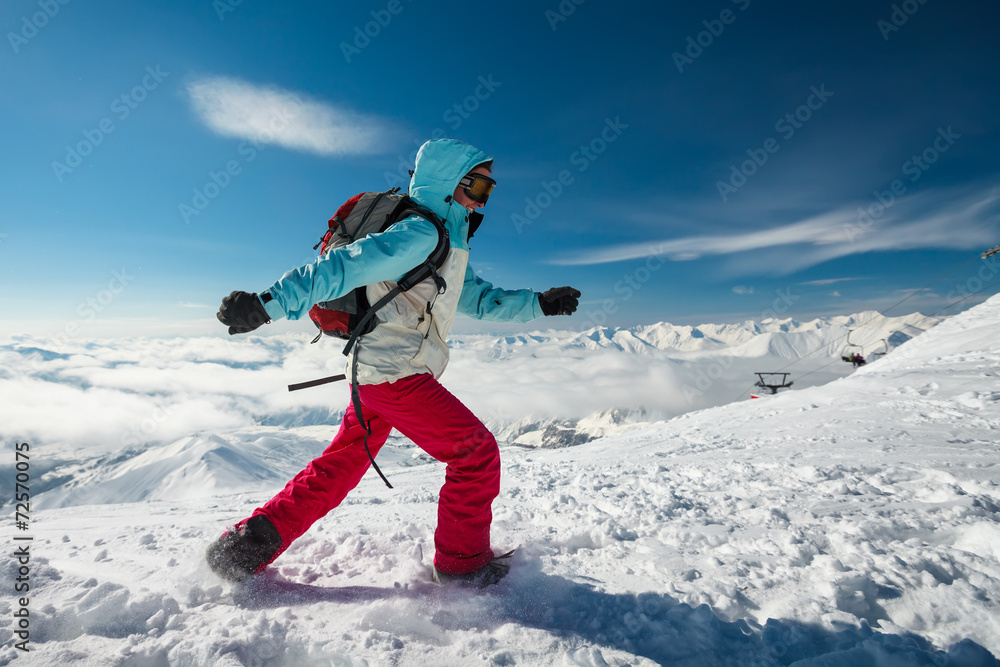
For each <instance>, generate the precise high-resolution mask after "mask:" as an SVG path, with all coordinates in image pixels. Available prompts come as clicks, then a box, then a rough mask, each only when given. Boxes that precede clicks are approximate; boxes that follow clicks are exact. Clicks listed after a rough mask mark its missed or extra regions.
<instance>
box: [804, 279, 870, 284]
mask: <svg viewBox="0 0 1000 667" xmlns="http://www.w3.org/2000/svg"><path fill="white" fill-rule="evenodd" d="M848 280H861V278H827V279H825V280H807V281H806V282H804V283H799V284H800V285H820V286H822V285H833V284H834V283H842V282H845V281H848Z"/></svg>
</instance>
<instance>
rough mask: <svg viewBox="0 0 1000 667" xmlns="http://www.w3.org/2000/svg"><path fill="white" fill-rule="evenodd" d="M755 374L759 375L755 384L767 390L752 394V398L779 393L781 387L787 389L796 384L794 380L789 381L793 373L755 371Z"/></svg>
mask: <svg viewBox="0 0 1000 667" xmlns="http://www.w3.org/2000/svg"><path fill="white" fill-rule="evenodd" d="M755 375H756V376H757V377H758V380H757V382H756V383H755V384H754V386H755V387H760V388H761V389H766V390H767V391H766V392H765V391H761V392H759V393H757V394H750V398H760V397H761V396H774V395H775V394H777V393H778V390H779V389H787V388H788V387H791V386H792V384H794V383H793V382H789V381H788V376H789V375H791V373H755Z"/></svg>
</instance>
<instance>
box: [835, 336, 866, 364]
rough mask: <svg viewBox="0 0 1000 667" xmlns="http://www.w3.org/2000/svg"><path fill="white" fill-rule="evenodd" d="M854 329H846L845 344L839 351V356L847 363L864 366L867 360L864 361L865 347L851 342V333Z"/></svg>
mask: <svg viewBox="0 0 1000 667" xmlns="http://www.w3.org/2000/svg"><path fill="white" fill-rule="evenodd" d="M853 332H854V329H848V330H847V345H845V346H844V349H843V350H841V352H840V358H841V359H842V360H843V361H846V362H847V363H849V364H854V367H855V368H857V367H858V366H864V365H865V364H866V363H867V362H866V361H865V356H864V352H865V349H864V348H863V347H861V346H860V345H858V344H857V343H852V342H851V333H853Z"/></svg>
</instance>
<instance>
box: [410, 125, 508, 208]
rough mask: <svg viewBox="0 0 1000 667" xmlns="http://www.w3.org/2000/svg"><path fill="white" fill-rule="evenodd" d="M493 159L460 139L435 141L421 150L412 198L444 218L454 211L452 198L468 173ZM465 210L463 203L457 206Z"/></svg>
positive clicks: (411, 187)
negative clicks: (452, 209)
mask: <svg viewBox="0 0 1000 667" xmlns="http://www.w3.org/2000/svg"><path fill="white" fill-rule="evenodd" d="M492 159H493V158H491V157H490V156H489V155H487V154H486V153H484V152H483V151H481V150H479V149H478V148H476V147H475V146H471V145H469V144H467V143H465V142H464V141H458V140H457V139H432V140H430V141H428V142H427V143H425V144H424V145H423V146H421V147H420V150H419V151H417V161H416V166H415V167H414V169H413V177H412V178H411V179H410V197H411V198H412V199H413V200H415V201H416V202H417V203H418V204H420V205H421V206H426V207H427V208H429V209H430V210H432V211H434V212H435V213H437V214H438V215H440V216H441V217H442V218H447V217H448V213H449V209H451V208H452V207H451V200H450V199H449V197H451V196H452V194H454V192H455V188H457V187H458V182H459V181H460V180H462V177H463V176H465V175H466V174H467V173H469V172H470V171H472V170H473V169H475V168H476V167H477V166H479V165H481V164H483V163H484V162H489V161H491V160H492ZM455 206H458V207H459V208H462V209H463V211H464V210H465V209H464V207H462V206H460V205H459V204H457V203H456V204H455Z"/></svg>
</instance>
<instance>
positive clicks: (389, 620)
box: [0, 297, 1000, 667]
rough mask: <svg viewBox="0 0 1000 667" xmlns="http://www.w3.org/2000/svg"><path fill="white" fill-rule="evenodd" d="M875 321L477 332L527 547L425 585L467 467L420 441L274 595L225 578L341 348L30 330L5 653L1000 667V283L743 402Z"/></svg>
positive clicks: (502, 544)
mask: <svg viewBox="0 0 1000 667" xmlns="http://www.w3.org/2000/svg"><path fill="white" fill-rule="evenodd" d="M872 321H873V319H872V317H871V315H870V314H862V315H860V316H855V317H854V318H840V319H837V320H836V321H835V318H829V319H827V320H823V321H816V322H813V323H796V322H793V321H790V320H782V321H778V320H770V321H766V322H763V323H746V324H745V325H718V326H714V325H703V326H700V327H696V328H688V329H687V330H684V329H683V328H681V327H673V326H672V325H668V324H665V323H664V324H661V325H655V326H653V327H647V328H637V329H632V330H604V329H597V330H589V331H587V332H576V333H573V332H561V333H560V332H536V333H533V334H527V335H519V336H507V337H501V338H496V337H488V336H482V335H476V336H462V337H457V338H456V341H455V343H456V345H455V348H456V349H455V354H454V357H453V362H452V366H451V368H449V370H448V372H447V373H446V375H445V377H444V382H445V384H446V385H447V386H449V387H450V388H452V389H453V390H454V391H455V392H456V393H457V394H458V395H459V396H460V397H462V398H463V400H466V401H467V402H468V403H469V404H470V406H472V407H473V409H474V410H477V412H478V413H479V414H481V415H483V417H484V418H485V419H486V420H487V421H488V422H491V426H493V427H494V428H495V430H496V432H497V433H498V437H500V438H501V439H502V440H503V441H504V444H503V449H502V451H503V461H504V477H503V486H502V490H501V495H500V497H499V498H498V499H497V501H496V503H495V504H494V524H493V542H494V546H495V548H496V549H498V550H506V549H507V548H513V547H517V549H518V550H517V553H516V554H515V557H514V562H513V567H512V571H511V574H510V575H509V576H508V577H507V579H505V580H504V581H503V582H501V584H499V585H498V586H496V587H494V588H493V589H487V590H486V591H482V592H473V593H470V592H463V591H456V590H451V589H446V588H441V587H437V586H435V585H433V584H430V583H429V571H430V570H429V568H430V562H431V558H432V555H433V529H434V521H435V517H436V512H435V507H436V499H437V490H438V488H439V487H440V484H441V482H442V480H443V469H442V467H441V466H440V464H438V463H436V462H434V461H432V460H430V459H429V458H428V457H426V456H425V455H422V454H421V453H420V452H419V451H417V450H415V449H414V448H413V446H412V445H410V444H408V443H407V442H406V441H405V440H404V439H402V438H398V437H397V438H394V439H393V440H392V441H391V442H390V446H389V447H387V448H385V450H383V453H382V454H381V455H380V457H379V462H380V465H381V467H382V468H383V470H384V471H385V472H386V473H387V474H388V475H389V477H390V479H391V480H392V482H393V485H394V486H395V487H396V488H395V489H394V490H389V489H386V488H385V487H384V486H383V485H382V484H381V482H380V481H379V480H378V479H377V477H375V476H374V475H369V476H367V477H366V478H365V479H364V480H362V483H361V484H360V485H359V487H358V488H357V489H356V490H355V491H354V492H353V493H352V494H351V495H350V496H349V497H348V498H347V500H346V501H345V503H344V504H343V505H342V506H341V507H339V508H338V509H336V510H335V511H333V512H332V513H331V514H329V515H328V516H327V517H326V518H324V519H323V520H321V521H320V522H318V523H317V524H316V525H315V526H314V527H313V529H312V530H311V531H309V532H308V533H307V534H306V535H305V536H303V537H302V538H301V539H300V540H299V541H297V542H296V543H295V544H293V545H292V546H291V548H290V549H289V550H288V551H287V552H286V553H285V554H284V555H283V556H282V557H281V558H280V559H279V560H278V561H276V562H275V564H274V565H273V566H272V567H270V568H269V569H268V571H267V572H266V573H265V574H264V575H262V576H261V577H258V578H256V579H255V580H253V581H251V582H248V583H245V584H240V585H235V586H234V585H232V584H229V583H224V582H222V581H220V580H219V579H218V578H216V577H215V576H214V575H213V574H212V573H211V572H210V571H209V570H208V569H207V567H206V566H205V565H204V563H203V558H202V555H203V552H204V549H205V547H206V546H207V544H208V543H209V542H210V541H211V540H212V539H214V538H215V537H216V536H217V535H218V534H219V533H220V532H221V531H222V530H224V528H225V527H226V526H227V525H231V524H232V523H233V522H234V521H236V520H238V519H240V518H243V517H244V516H247V515H248V514H249V513H250V512H251V511H252V509H253V508H254V507H257V506H258V505H260V504H261V503H262V502H264V501H265V500H266V499H267V498H269V497H270V496H271V495H272V494H273V493H274V492H275V491H277V490H278V489H279V488H280V487H281V486H282V485H283V483H284V482H285V481H286V480H287V479H288V478H289V477H290V476H291V475H292V474H294V472H296V471H297V470H298V469H299V468H301V467H302V466H303V465H304V464H305V463H306V462H307V461H308V460H309V458H311V456H314V455H315V454H316V453H318V452H319V451H321V450H322V448H323V447H324V446H325V444H326V442H327V441H328V439H329V437H330V436H331V435H332V432H333V430H334V428H335V424H336V423H337V419H338V416H339V414H341V412H338V411H342V409H343V407H344V405H343V404H346V390H345V389H344V388H343V387H339V388H336V389H329V390H321V389H314V390H309V391H305V392H296V393H295V394H291V395H289V394H284V393H283V387H284V385H285V384H288V383H289V382H293V381H299V380H304V379H310V378H311V377H318V376H320V375H324V374H332V373H336V372H339V370H340V369H339V364H340V363H341V362H340V360H339V359H336V358H333V359H331V358H329V357H337V356H339V352H336V353H334V354H332V355H331V354H330V350H331V349H333V348H331V347H330V346H325V347H324V346H321V345H316V346H309V345H308V344H306V345H300V344H298V343H296V342H294V340H293V338H291V337H287V336H277V337H272V338H266V337H247V338H243V339H239V340H235V339H234V340H232V341H224V342H219V341H210V340H209V339H173V340H161V341H156V340H139V339H134V340H126V341H118V342H116V343H115V344H113V345H112V344H107V343H95V342H87V341H73V342H71V343H64V344H62V345H61V346H60V347H59V348H55V347H54V346H52V345H51V344H50V342H49V341H45V340H38V339H31V340H28V339H18V340H12V341H8V342H7V343H6V344H4V345H0V357H3V361H4V362H5V363H4V366H3V371H2V373H3V374H4V375H3V376H2V378H0V400H2V403H0V404H2V405H4V406H5V408H4V410H5V414H4V418H3V424H4V426H3V429H4V432H5V434H4V442H5V444H6V443H8V442H11V443H12V442H13V441H14V440H15V439H17V438H30V439H31V442H32V475H33V482H32V495H33V503H32V510H33V511H32V513H31V530H30V531H29V533H28V534H30V535H31V536H32V537H33V538H34V539H33V541H32V542H31V592H30V596H31V603H30V611H31V642H30V647H31V649H32V651H31V652H30V653H27V654H25V653H23V652H21V651H18V650H17V649H16V648H14V643H15V642H16V641H17V638H16V637H15V635H13V629H14V628H13V625H12V619H13V616H12V614H13V612H14V611H15V608H16V605H17V600H16V599H15V597H14V594H13V593H8V595H6V596H3V597H0V618H2V619H3V620H2V621H0V665H3V664H18V665H21V664H23V665H56V664H59V665H63V664H67V665H123V666H124V665H132V666H141V667H145V666H153V665H199V666H200V665H233V666H235V665H296V666H299V665H382V664H401V665H402V664H406V665H408V664H429V665H467V664H487V665H552V664H563V665H626V664H628V665H652V664H671V665H790V664H795V665H803V666H805V665H808V666H817V667H818V666H825V667H846V666H858V665H861V666H864V665H872V666H875V665H879V666H882V665H956V666H966V665H970V666H971V665H996V664H997V660H996V659H995V658H994V655H996V654H997V653H998V652H1000V609H998V607H1000V457H998V449H1000V448H998V437H997V435H998V432H1000V379H998V378H1000V373H998V366H1000V345H998V342H997V341H998V338H997V334H996V332H997V327H998V325H1000V297H994V298H993V299H992V300H990V301H988V302H986V303H984V304H982V305H980V306H977V307H976V308H974V309H971V310H969V311H966V312H965V313H963V314H961V315H958V316H955V317H953V318H951V319H948V320H945V321H943V322H941V323H939V324H936V321H928V320H927V319H926V318H922V317H920V316H917V315H914V316H909V317H908V318H896V319H895V320H894V321H881V320H879V321H877V322H876V323H875V325H874V326H873V325H869V330H868V331H866V332H865V333H867V334H868V336H869V338H871V339H872V340H871V341H865V342H864V343H863V344H865V345H870V344H874V342H875V341H877V340H879V339H881V338H889V337H890V336H894V335H895V336H896V341H894V342H898V340H899V338H900V336H902V337H904V338H911V337H912V340H908V342H905V343H903V344H902V345H900V346H899V347H898V349H894V350H893V351H892V352H891V353H890V354H888V355H886V356H885V357H884V358H881V359H879V360H878V361H876V362H874V363H871V364H869V365H868V366H865V367H863V368H861V369H859V370H857V371H856V372H853V373H851V374H850V375H845V374H846V373H848V372H849V371H850V370H851V369H850V366H849V365H847V364H839V363H838V364H837V365H836V367H835V368H829V369H827V372H826V374H825V375H824V374H821V373H816V374H814V375H813V376H812V378H811V379H812V380H815V383H814V384H813V386H810V384H812V383H811V382H802V383H801V385H800V384H799V383H796V387H795V390H793V391H787V392H784V393H781V394H779V395H777V396H774V397H771V398H768V399H766V400H761V401H750V400H742V401H737V402H728V401H732V400H733V399H735V398H736V395H737V394H738V391H739V389H741V388H743V387H744V386H745V385H749V384H750V382H752V376H751V374H750V373H749V372H744V371H746V369H748V368H753V369H754V370H779V368H780V365H786V364H788V363H791V362H795V361H796V360H798V359H801V360H803V362H800V363H799V365H798V366H796V367H794V368H793V379H796V373H803V372H807V371H809V370H812V369H815V368H818V367H821V366H823V365H824V364H827V363H828V362H830V361H831V360H836V358H837V357H838V356H839V349H838V347H839V346H841V345H842V344H843V336H844V335H845V334H846V330H847V329H848V328H855V327H856V326H858V325H859V323H860V324H861V325H862V326H864V323H865V322H868V323H871V322H872ZM934 324H936V326H933V325H934ZM925 329H926V331H925V332H924V333H920V331H922V330H925ZM696 331H697V333H695V332H696ZM859 333H862V332H861V331H859ZM896 334H898V335H896ZM918 334H919V335H918ZM853 340H855V339H854V337H853V336H852V341H853ZM859 340H861V339H860V338H859ZM29 348H32V349H31V351H26V350H29ZM760 355H763V356H760ZM796 355H798V356H796ZM716 368H717V369H721V370H720V371H719V372H714V373H712V374H711V375H709V372H710V371H711V369H716ZM522 373H524V374H527V378H525V377H522ZM700 374H701V375H704V376H705V377H706V378H708V379H709V380H710V382H709V383H708V384H707V385H706V384H705V383H702V385H701V386H702V387H704V388H701V389H699V387H698V386H697V385H696V384H694V383H695V382H696V381H697V379H698V378H699V377H700ZM713 376H716V377H713ZM820 380H822V382H820ZM582 383H587V384H586V386H583V387H577V386H576V385H577V384H582ZM685 384H687V385H688V386H689V387H691V388H694V389H695V390H697V391H700V392H701V394H700V395H698V396H696V398H697V399H698V400H697V401H694V403H696V404H695V405H691V404H689V403H688V402H686V401H685V400H684V398H683V387H684V386H685ZM800 386H801V388H800ZM335 387H336V385H335ZM276 388H277V389H276ZM332 393H336V397H335V398H334V399H331V394H332ZM678 394H680V395H681V398H680V399H678V397H677V395H678ZM585 395H586V396H587V397H588V399H587V400H586V401H584V400H583V397H584V396H585ZM491 396H492V397H494V398H495V399H496V400H491V398H490V397H491ZM545 396H551V398H550V399H548V400H541V398H542V397H545ZM28 399H30V400H28ZM331 402H333V403H335V404H336V405H334V406H333V407H332V408H331V406H330V403H331ZM561 403H573V405H571V406H570V407H569V408H566V407H563V406H561ZM726 403H728V404H726ZM497 404H499V407H498V406H497ZM692 407H694V408H699V407H701V408H704V409H700V410H699V409H694V410H692V409H691V408H692ZM685 408H687V409H685ZM329 424H334V426H330V425H329ZM547 432H551V433H550V435H549V436H548V437H546V436H545V434H546V433H547ZM519 439H520V440H521V441H522V442H520V444H512V443H513V442H514V441H515V440H519ZM570 445H573V446H570ZM11 449H12V447H11ZM9 451H10V450H9ZM8 460H9V461H10V465H8V466H5V474H4V475H3V482H2V484H3V485H5V486H4V491H5V492H6V493H5V494H4V497H12V492H13V489H12V488H9V487H11V486H12V481H9V480H12V478H13V477H12V472H13V471H12V467H13V453H12V451H11V452H10V458H9V459H8ZM12 509H13V508H11V510H12ZM7 521H8V522H9V523H8V524H7V525H11V524H12V522H13V517H10V518H8V519H7ZM12 543H13V542H11V543H10V544H12ZM0 560H2V565H3V571H4V572H5V573H7V574H6V575H5V576H6V577H7V581H8V582H12V581H13V579H14V576H15V574H14V573H15V572H16V569H17V565H18V564H17V561H16V560H15V558H14V556H13V550H12V549H10V550H7V551H6V552H4V553H3V555H2V556H0Z"/></svg>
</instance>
